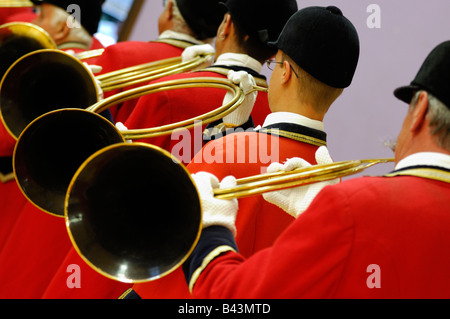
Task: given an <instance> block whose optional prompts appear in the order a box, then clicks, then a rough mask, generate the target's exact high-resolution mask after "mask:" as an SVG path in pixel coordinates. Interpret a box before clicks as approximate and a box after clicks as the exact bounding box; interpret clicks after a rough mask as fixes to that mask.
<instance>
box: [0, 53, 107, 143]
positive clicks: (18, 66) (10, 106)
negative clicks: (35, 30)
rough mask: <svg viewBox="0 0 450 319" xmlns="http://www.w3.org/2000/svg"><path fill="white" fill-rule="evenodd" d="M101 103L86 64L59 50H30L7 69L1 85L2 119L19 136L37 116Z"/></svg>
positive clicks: (10, 130) (15, 135)
mask: <svg viewBox="0 0 450 319" xmlns="http://www.w3.org/2000/svg"><path fill="white" fill-rule="evenodd" d="M96 102H98V89H97V87H96V85H95V80H94V79H93V76H92V75H91V74H90V72H89V71H88V70H87V68H86V66H85V65H83V64H82V63H80V62H79V60H78V59H76V58H75V57H73V56H71V55H70V54H67V53H64V52H62V51H59V50H39V51H36V52H32V53H29V54H27V55H25V56H23V57H22V58H20V59H19V60H18V61H16V62H15V63H14V64H13V65H12V66H11V68H10V69H9V70H8V71H7V72H6V74H5V76H4V78H3V80H2V82H1V84H0V110H1V118H2V121H3V122H4V124H5V126H6V128H7V129H8V131H9V133H10V134H11V135H12V136H13V137H14V138H15V139H17V138H18V137H19V135H20V134H21V133H22V131H23V130H24V129H25V127H27V125H28V124H30V123H31V122H32V121H33V120H34V119H36V118H38V117H39V116H41V115H43V114H45V113H48V112H50V111H53V110H56V109H60V108H87V107H88V106H90V105H92V104H94V103H96Z"/></svg>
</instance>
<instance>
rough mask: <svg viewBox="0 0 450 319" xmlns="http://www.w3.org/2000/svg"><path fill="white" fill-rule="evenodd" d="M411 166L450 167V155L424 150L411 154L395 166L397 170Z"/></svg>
mask: <svg viewBox="0 0 450 319" xmlns="http://www.w3.org/2000/svg"><path fill="white" fill-rule="evenodd" d="M411 166H439V167H443V168H446V169H450V155H446V154H442V153H433V152H423V153H416V154H412V155H409V156H407V157H405V158H404V159H402V160H401V161H400V162H398V164H397V165H396V166H395V169H396V170H399V169H403V168H407V167H411Z"/></svg>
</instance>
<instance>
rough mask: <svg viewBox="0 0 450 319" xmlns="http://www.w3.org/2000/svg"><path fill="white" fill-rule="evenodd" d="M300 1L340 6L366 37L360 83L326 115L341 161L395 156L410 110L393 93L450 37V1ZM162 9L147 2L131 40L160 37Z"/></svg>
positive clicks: (379, 170) (154, 1) (156, 2)
mask: <svg viewBox="0 0 450 319" xmlns="http://www.w3.org/2000/svg"><path fill="white" fill-rule="evenodd" d="M273 3H274V5H276V3H277V1H275V0H274V1H273ZM298 4H299V8H303V7H306V6H314V5H320V6H328V5H335V6H337V7H339V8H341V10H342V11H343V13H344V15H345V16H346V17H348V18H349V19H350V20H351V21H352V22H353V24H354V25H355V27H356V28H357V30H358V32H359V35H360V41H361V57H360V62H359V66H358V69H357V73H356V76H355V78H354V82H353V84H352V86H351V87H350V88H348V89H347V90H346V91H345V92H344V94H343V96H341V97H340V98H339V100H338V101H337V102H336V103H335V104H334V106H333V107H332V109H331V110H330V112H329V114H328V115H327V118H326V119H325V127H326V130H327V132H328V135H329V140H328V142H329V145H328V147H329V150H330V153H331V155H332V156H333V158H334V159H335V160H337V161H338V160H349V159H363V158H378V157H392V156H393V153H392V151H391V150H389V149H387V148H386V147H385V146H384V142H385V141H386V140H395V139H396V137H397V134H398V132H399V130H400V127H401V124H402V121H403V118H404V115H405V112H406V110H407V106H406V104H404V103H402V102H400V101H399V100H397V99H396V98H395V97H394V96H393V94H392V92H393V90H394V89H395V88H397V87H398V86H401V85H405V84H409V83H410V82H411V80H412V79H413V78H414V76H415V75H416V73H417V71H418V69H419V67H420V65H421V64H422V62H423V61H424V59H425V57H426V56H427V55H428V53H429V52H430V51H431V49H432V48H434V47H435V46H436V45H437V44H439V43H440V42H442V41H445V40H450V1H448V0H428V1H423V0H373V1H370V0H325V1H324V0H301V1H300V0H299V1H298ZM371 4H377V5H378V6H379V8H380V10H381V11H380V12H381V16H380V17H381V27H380V28H372V29H371V28H369V27H368V25H367V19H368V18H369V16H370V15H371V14H372V13H370V12H369V13H368V12H367V8H368V7H369V5H371ZM268 9H270V8H268ZM161 11H162V1H159V0H146V2H145V4H144V6H143V7H142V10H141V13H140V15H139V16H138V19H137V21H136V25H135V27H134V29H133V30H132V32H131V35H130V40H142V41H148V40H152V39H154V38H156V37H157V36H158V31H157V19H158V16H159V14H160V12H161ZM267 75H268V76H270V73H269V72H267ZM392 168H393V165H390V164H386V165H381V166H377V167H374V168H371V169H369V170H367V171H365V172H364V174H371V175H373V174H382V173H385V172H388V171H390V170H391V169H392Z"/></svg>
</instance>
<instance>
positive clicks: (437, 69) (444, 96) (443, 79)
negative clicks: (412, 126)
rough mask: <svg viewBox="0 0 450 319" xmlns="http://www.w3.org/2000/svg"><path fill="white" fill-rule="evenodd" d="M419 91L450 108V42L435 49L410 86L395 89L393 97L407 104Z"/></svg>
mask: <svg viewBox="0 0 450 319" xmlns="http://www.w3.org/2000/svg"><path fill="white" fill-rule="evenodd" d="M419 90H425V91H427V92H429V93H430V94H432V95H433V96H435V97H436V98H438V99H439V100H440V101H441V102H442V103H444V104H445V105H446V106H447V108H450V41H446V42H443V43H441V44H439V45H438V46H437V47H435V48H434V49H433V51H431V53H430V54H429V55H428V56H427V58H426V59H425V61H424V62H423V64H422V66H421V68H420V69H419V72H418V73H417V75H416V77H415V79H414V80H413V81H412V82H411V85H408V86H403V87H400V88H398V89H396V90H395V91H394V95H395V96H396V97H397V98H398V99H400V100H402V101H403V102H406V103H408V104H409V103H411V100H412V98H413V95H414V93H415V92H417V91H419Z"/></svg>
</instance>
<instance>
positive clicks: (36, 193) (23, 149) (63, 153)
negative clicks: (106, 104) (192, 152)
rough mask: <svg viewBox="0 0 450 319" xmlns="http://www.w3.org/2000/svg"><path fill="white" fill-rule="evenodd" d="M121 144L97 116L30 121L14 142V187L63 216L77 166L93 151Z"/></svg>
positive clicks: (66, 113)
mask: <svg viewBox="0 0 450 319" xmlns="http://www.w3.org/2000/svg"><path fill="white" fill-rule="evenodd" d="M124 141H125V140H124V139H123V137H122V135H121V134H120V132H119V131H118V130H117V129H116V128H115V126H114V125H113V124H112V123H111V122H109V121H107V120H106V119H105V118H103V117H102V116H100V115H98V114H95V113H92V112H88V111H86V110H82V109H64V110H56V111H53V112H50V113H47V114H45V115H43V116H41V117H39V118H37V119H36V120H34V121H33V122H32V123H31V124H30V125H29V126H28V127H27V128H26V129H25V130H24V132H23V133H22V135H21V136H20V137H19V139H18V141H17V143H16V148H15V150H14V154H13V166H14V174H15V177H16V180H17V184H18V185H19V188H20V189H21V190H22V192H23V194H24V195H25V196H26V198H27V199H28V200H29V201H30V202H32V203H33V204H34V205H35V206H37V207H39V208H40V209H42V210H43V211H44V212H47V213H49V214H51V215H56V216H59V217H63V216H64V200H65V195H66V192H67V188H68V187H69V184H70V181H71V179H72V177H73V175H74V174H75V172H76V171H77V169H78V168H79V167H80V166H81V164H83V162H84V161H85V160H86V159H87V158H88V157H89V156H91V155H92V154H93V153H95V152H96V151H98V150H100V149H102V148H104V147H106V146H109V145H112V144H115V143H123V142H124Z"/></svg>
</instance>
